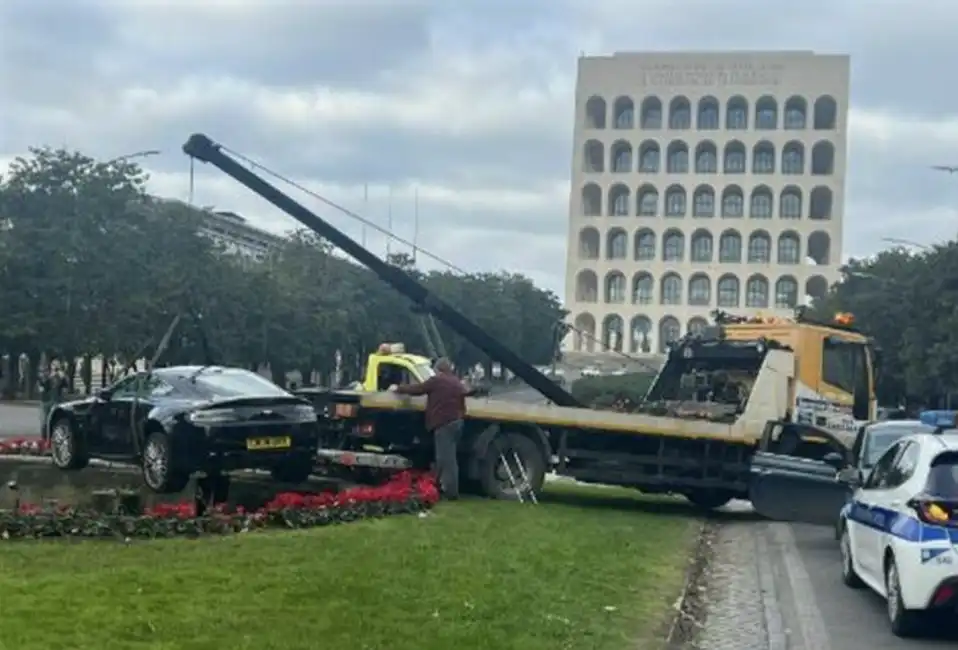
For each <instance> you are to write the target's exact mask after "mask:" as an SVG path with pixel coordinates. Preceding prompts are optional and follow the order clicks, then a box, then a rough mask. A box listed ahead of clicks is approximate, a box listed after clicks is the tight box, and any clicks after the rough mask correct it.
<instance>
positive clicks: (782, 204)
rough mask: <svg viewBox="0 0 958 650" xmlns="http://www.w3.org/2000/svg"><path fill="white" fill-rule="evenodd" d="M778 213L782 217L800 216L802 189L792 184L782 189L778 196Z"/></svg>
mask: <svg viewBox="0 0 958 650" xmlns="http://www.w3.org/2000/svg"><path fill="white" fill-rule="evenodd" d="M778 214H779V216H780V217H781V218H782V219H801V218H802V191H801V190H800V189H798V188H797V187H794V186H788V187H786V188H785V189H783V190H782V195H781V197H780V198H779V206H778Z"/></svg>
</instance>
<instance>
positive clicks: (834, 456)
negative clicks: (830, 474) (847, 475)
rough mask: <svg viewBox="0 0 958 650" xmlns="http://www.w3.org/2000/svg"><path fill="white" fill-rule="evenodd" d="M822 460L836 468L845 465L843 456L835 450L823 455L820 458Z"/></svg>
mask: <svg viewBox="0 0 958 650" xmlns="http://www.w3.org/2000/svg"><path fill="white" fill-rule="evenodd" d="M822 462H824V463H825V464H826V465H828V466H829V467H834V468H835V469H838V470H840V469H841V468H843V467H845V457H844V456H842V455H841V454H840V453H838V452H837V451H832V452H829V453H827V454H825V457H824V458H822Z"/></svg>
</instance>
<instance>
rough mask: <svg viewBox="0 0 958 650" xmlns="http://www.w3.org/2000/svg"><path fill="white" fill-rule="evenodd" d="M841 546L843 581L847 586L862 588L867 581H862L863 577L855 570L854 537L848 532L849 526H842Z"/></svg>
mask: <svg viewBox="0 0 958 650" xmlns="http://www.w3.org/2000/svg"><path fill="white" fill-rule="evenodd" d="M839 547H840V548H841V552H842V582H844V583H845V586H846V587H851V588H852V589H861V588H862V587H864V586H865V583H864V582H862V579H861V578H860V577H859V576H858V572H857V571H855V561H854V557H853V555H852V538H851V535H850V534H849V532H848V526H842V536H841V541H840V542H839Z"/></svg>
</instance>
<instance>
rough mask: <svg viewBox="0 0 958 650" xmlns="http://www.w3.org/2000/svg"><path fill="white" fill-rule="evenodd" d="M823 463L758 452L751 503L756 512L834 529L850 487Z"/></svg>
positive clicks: (769, 516) (778, 518)
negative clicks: (837, 478)
mask: <svg viewBox="0 0 958 650" xmlns="http://www.w3.org/2000/svg"><path fill="white" fill-rule="evenodd" d="M835 475H836V471H835V469H834V468H832V467H830V466H828V465H826V464H825V463H823V462H820V461H813V460H808V459H804V458H795V457H792V456H784V455H781V454H770V453H765V452H758V453H756V454H755V457H754V458H753V462H752V471H751V476H750V480H749V490H748V494H749V500H750V501H751V502H752V507H753V508H754V509H755V511H756V512H757V513H758V514H760V515H762V516H763V517H766V518H768V519H773V520H776V521H790V522H802V523H807V524H816V525H820V526H833V525H835V522H836V521H837V520H838V515H839V512H840V511H841V509H842V506H844V505H845V502H846V501H847V500H848V497H849V495H850V491H849V488H848V486H846V485H844V484H842V483H839V482H838V481H836V480H835Z"/></svg>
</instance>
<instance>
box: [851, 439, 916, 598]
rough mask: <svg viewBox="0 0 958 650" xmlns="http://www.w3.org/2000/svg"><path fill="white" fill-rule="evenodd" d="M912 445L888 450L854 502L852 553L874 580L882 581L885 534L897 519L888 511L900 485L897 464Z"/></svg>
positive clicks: (907, 443) (904, 442)
mask: <svg viewBox="0 0 958 650" xmlns="http://www.w3.org/2000/svg"><path fill="white" fill-rule="evenodd" d="M912 445H914V443H912V442H909V441H899V442H896V443H895V444H893V445H892V446H891V447H889V448H888V449H887V450H886V451H885V453H884V454H882V456H881V458H879V459H878V461H877V462H876V463H875V467H874V468H873V469H872V471H871V473H870V474H869V475H868V478H867V479H866V480H865V483H864V484H863V485H862V486H861V489H859V490H857V491H856V493H855V496H854V498H853V499H852V504H851V508H850V509H849V513H848V521H847V524H846V525H848V526H849V529H850V532H851V538H852V551H853V553H854V556H855V559H856V561H857V563H858V565H859V569H860V570H861V571H862V572H863V573H865V574H867V576H868V577H869V578H871V579H873V580H878V581H879V582H880V581H881V580H883V579H884V578H883V573H884V571H883V567H882V562H883V558H882V555H883V551H884V539H885V537H884V536H885V532H886V531H887V530H888V528H889V526H890V525H891V522H892V521H893V520H894V518H895V513H894V511H891V510H890V509H889V506H890V505H891V503H892V498H891V497H890V496H889V495H890V493H891V492H893V491H894V489H895V488H896V487H898V486H899V485H900V484H901V483H900V482H898V478H897V477H898V460H899V459H900V458H901V456H902V454H903V453H904V452H905V451H906V450H907V448H908V447H910V446H912Z"/></svg>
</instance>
